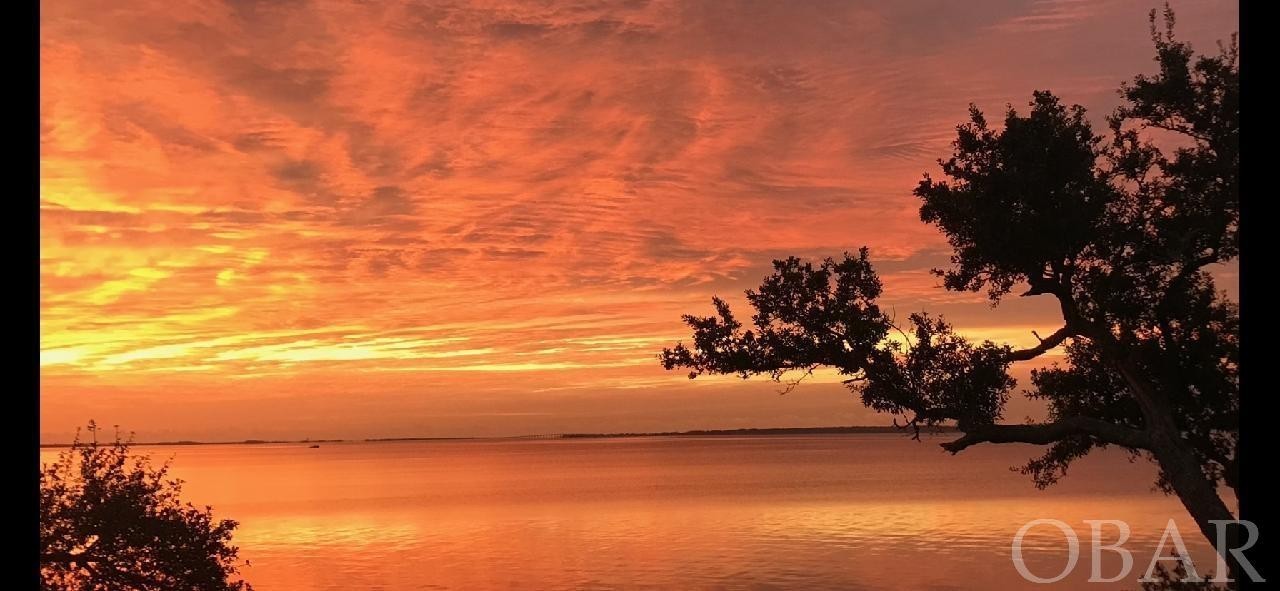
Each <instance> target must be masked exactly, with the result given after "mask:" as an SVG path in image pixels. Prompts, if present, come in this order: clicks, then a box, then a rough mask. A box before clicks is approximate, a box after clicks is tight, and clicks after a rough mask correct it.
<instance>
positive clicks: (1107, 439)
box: [941, 417, 1151, 454]
mask: <svg viewBox="0 0 1280 591" xmlns="http://www.w3.org/2000/svg"><path fill="white" fill-rule="evenodd" d="M1076 435H1087V436H1089V437H1093V438H1094V439H1097V440H1099V441H1101V442H1102V443H1110V444H1115V445H1122V446H1124V447H1130V448H1135V449H1148V448H1149V447H1150V445H1151V444H1150V441H1148V438H1147V434H1146V433H1144V432H1142V431H1139V430H1137V429H1131V428H1129V427H1124V426H1121V425H1117V424H1115V423H1111V422H1107V421H1104V420H1102V419H1093V418H1089V417H1068V418H1065V419H1061V420H1058V421H1055V422H1052V423H1040V424H1035V425H982V426H978V427H971V428H968V429H965V433H964V436H963V437H961V438H959V439H957V440H955V441H950V442H947V443H943V444H941V445H942V449H945V450H947V451H949V452H951V453H953V454H955V453H959V452H960V451H962V450H964V449H965V448H967V447H969V446H971V445H976V444H979V443H1033V444H1036V445H1048V444H1050V443H1054V442H1056V441H1060V440H1063V439H1066V438H1068V437H1072V436H1076Z"/></svg>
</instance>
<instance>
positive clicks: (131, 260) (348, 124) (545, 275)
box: [40, 0, 1238, 441]
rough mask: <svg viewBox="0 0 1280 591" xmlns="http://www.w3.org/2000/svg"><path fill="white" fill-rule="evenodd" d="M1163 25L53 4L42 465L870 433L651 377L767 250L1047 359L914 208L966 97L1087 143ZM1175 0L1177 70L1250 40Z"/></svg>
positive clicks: (405, 6) (837, 15)
mask: <svg viewBox="0 0 1280 591" xmlns="http://www.w3.org/2000/svg"><path fill="white" fill-rule="evenodd" d="M1154 6H1156V4H1155V3H1151V2H1140V1H1138V2H1135V1H1129V0H1114V1H1112V0H1033V1H982V2H941V1H914V2H889V1H880V2H853V1H851V2H800V3H787V2H764V1H757V2H751V1H717V2H703V1H695V0H685V1H671V0H651V1H646V0H620V1H616V2H603V1H600V2H596V1H588V0H580V1H555V2H551V1H548V2H521V3H516V2H502V1H498V2H488V1H474V2H457V3H452V2H405V1H387V2H355V1H342V2H338V1H333V2H330V1H324V0H296V1H295V0H290V1H280V2H274V1H243V2H215V1H205V0H168V1H165V2H153V1H145V0H140V1H131V2H118V3H116V2H113V3H106V4H103V3H98V2H85V1H81V0H60V1H58V2H43V3H42V5H41V12H42V14H41V37H42V40H41V56H40V62H41V75H42V76H41V78H42V80H41V121H40V123H41V165H40V166H41V190H40V203H41V247H42V249H41V303H42V307H41V334H42V342H41V372H42V404H41V411H42V418H41V428H42V437H43V438H44V439H45V440H47V441H60V440H65V439H67V438H69V436H70V434H71V433H72V432H73V431H74V430H75V428H76V426H77V425H82V424H84V423H85V422H86V421H87V420H89V419H91V418H92V419H96V420H97V421H98V422H99V423H102V424H119V425H121V426H122V428H124V429H127V430H132V431H135V432H137V433H138V436H139V437H140V438H141V439H144V440H156V439H174V438H191V439H206V440H208V439H243V438H300V437H313V438H320V437H336V438H347V437H395V436H463V435H482V436H484V435H515V434H523V433H546V432H565V431H575V432H582V431H592V432H599V431H666V430H682V429H697V428H734V427H762V426H811V425H830V424H887V422H888V420H889V419H888V418H887V417H881V416H876V415H874V414H872V413H870V412H869V411H866V410H864V409H862V408H861V407H860V406H859V405H858V404H857V402H856V400H855V399H853V398H851V395H850V394H849V392H847V391H846V390H844V389H843V388H842V387H841V386H840V385H839V384H838V383H836V380H834V379H832V377H830V376H825V375H818V376H815V377H814V378H812V379H810V380H808V381H806V382H805V383H804V384H802V385H801V386H800V387H798V388H796V389H794V390H792V391H791V392H790V393H788V394H786V395H785V396H779V390H780V389H781V386H780V385H778V384H772V383H769V382H767V381H761V380H756V381H751V382H742V381H740V380H736V379H732V378H720V379H703V378H699V379H698V380H696V381H693V382H690V381H689V380H688V379H687V378H686V377H685V376H684V375H683V374H681V373H679V372H666V371H663V370H662V368H661V367H660V366H659V364H658V362H657V357H656V356H657V353H658V351H660V350H661V348H662V347H663V346H667V345H670V344H672V343H674V342H675V341H677V340H679V339H681V338H682V337H685V338H687V330H686V329H685V327H684V325H683V324H682V322H681V320H680V315H681V314H685V313H696V314H704V313H709V312H710V298H711V296H712V295H716V294H719V295H722V296H726V297H727V299H729V300H730V301H731V302H739V303H740V302H741V300H742V298H741V293H742V291H743V290H744V289H747V288H749V287H752V286H754V285H756V284H758V282H759V280H760V278H761V277H763V276H764V275H766V274H767V273H768V270H769V264H770V261H771V260H772V259H774V258H779V257H784V256H787V255H793V254H794V255H799V256H805V257H812V258H820V257H823V256H839V255H840V254H841V253H843V252H845V251H855V250H856V249H857V248H859V247H861V246H864V245H865V246H868V247H869V248H870V249H871V256H872V259H873V261H874V263H875V264H876V267H877V269H878V270H879V271H880V273H881V275H882V277H883V279H884V282H885V296H884V298H883V299H882V303H883V304H884V305H885V307H886V308H887V309H890V310H892V311H893V312H894V313H895V314H897V315H898V316H901V317H905V316H906V315H907V314H909V313H911V312H915V311H919V310H929V311H932V312H936V313H942V314H944V315H945V316H946V317H947V318H948V319H950V320H951V321H952V322H953V323H954V324H955V325H956V326H957V327H958V328H959V329H960V330H961V331H962V332H964V333H965V334H967V335H969V336H971V337H973V338H975V339H992V340H995V341H998V342H1009V343H1012V344H1015V345H1025V344H1028V343H1034V342H1035V337H1034V336H1033V335H1032V334H1031V331H1032V330H1037V331H1040V333H1041V334H1046V333H1048V332H1052V330H1054V329H1055V328H1057V326H1056V324H1055V323H1056V322H1057V319H1056V318H1055V317H1054V315H1053V312H1054V306H1053V305H1052V303H1051V302H1049V301H1038V300H1037V299H1036V298H1031V299H1028V300H1014V301H1009V302H1007V303H1004V304H1001V305H1000V307H999V308H996V309H992V308H991V307H990V305H989V304H988V303H987V302H986V301H984V300H983V298H982V296H981V295H972V294H954V293H948V292H945V291H943V290H942V289H941V288H940V287H939V283H938V281H937V279H936V278H935V277H933V276H931V275H930V273H929V269H930V268H933V267H938V266H942V265H945V264H946V262H947V255H948V253H949V250H948V249H947V246H946V243H945V242H944V241H943V240H942V238H941V237H940V235H939V234H938V233H937V232H936V231H935V230H934V229H932V228H931V227H929V226H926V225H924V224H922V223H921V222H920V221H919V218H918V215H917V210H918V204H917V202H916V201H915V199H914V198H913V197H912V196H911V194H910V192H911V189H912V188H913V187H914V186H915V184H916V182H917V181H918V180H919V179H920V178H921V175H922V174H923V173H926V172H936V170H937V167H936V162H935V161H936V159H937V158H939V157H942V156H944V155H946V154H947V153H948V144H949V142H950V141H951V139H952V138H953V136H954V126H955V125H956V124H957V123H959V122H961V121H962V120H963V119H964V118H965V117H966V110H967V108H968V105H969V103H971V102H973V103H976V104H977V105H978V106H979V107H981V108H983V109H984V110H986V111H987V112H988V113H999V112H1000V111H1002V110H1003V109H1004V107H1005V105H1006V104H1010V103H1012V104H1013V105H1014V106H1018V107H1020V106H1023V105H1025V104H1026V102H1027V100H1029V98H1030V94H1031V91H1032V90H1035V89H1050V90H1053V91H1054V92H1056V93H1058V94H1059V95H1060V96H1062V97H1063V98H1064V100H1066V101H1067V102H1072V103H1079V104H1082V105H1084V106H1085V107H1087V108H1088V109H1089V111H1090V113H1091V114H1092V117H1093V118H1094V119H1095V121H1097V122H1099V124H1101V120H1102V119H1101V118H1102V116H1103V114H1105V113H1106V112H1108V111H1110V110H1111V109H1112V108H1114V107H1115V105H1116V104H1117V102H1118V99H1117V97H1116V94H1115V89H1116V88H1117V86H1118V84H1119V83H1120V82H1121V81H1123V80H1125V79H1127V78H1130V77H1131V76H1133V75H1134V74H1137V73H1139V72H1145V71H1150V70H1151V68H1152V67H1153V64H1152V62H1151V57H1152V54H1153V52H1152V49H1151V45H1150V40H1149V37H1148V29H1147V27H1148V24H1147V20H1146V19H1147V16H1146V15H1147V11H1148V10H1150V9H1151V8H1152V7H1154ZM1173 7H1174V9H1175V10H1176V11H1177V15H1178V29H1177V30H1178V35H1179V36H1180V37H1182V38H1184V39H1187V40H1190V41H1192V43H1193V44H1195V45H1196V47H1197V49H1199V50H1201V51H1205V52H1208V51H1212V50H1213V49H1214V47H1213V43H1214V42H1215V41H1216V40H1218V39H1225V38H1227V37H1228V36H1229V35H1230V34H1231V33H1232V32H1233V31H1235V30H1236V29H1237V28H1238V26H1237V19H1238V9H1237V7H1236V5H1235V3H1233V2H1225V1H1203V2H1194V1H1189V0H1183V1H1178V2H1174V3H1173ZM1224 275H1225V278H1226V279H1227V280H1228V281H1227V282H1226V283H1228V284H1230V280H1231V278H1232V274H1231V273H1230V272H1229V271H1228V272H1225V273H1224ZM740 305H741V304H740ZM744 313H745V310H744ZM1052 361H1053V359H1052V358H1050V359H1048V360H1047V361H1045V362H1052ZM1025 374H1026V369H1025V368H1020V369H1019V370H1017V375H1019V376H1021V377H1023V378H1024V379H1023V380H1022V381H1023V382H1025ZM1036 412H1037V409H1036V408H1035V406H1034V405H1030V404H1027V403H1023V402H1015V403H1013V405H1012V406H1011V408H1010V412H1009V413H1008V415H1007V418H1011V419H1020V418H1022V417H1023V416H1024V415H1028V416H1034V415H1035V414H1036Z"/></svg>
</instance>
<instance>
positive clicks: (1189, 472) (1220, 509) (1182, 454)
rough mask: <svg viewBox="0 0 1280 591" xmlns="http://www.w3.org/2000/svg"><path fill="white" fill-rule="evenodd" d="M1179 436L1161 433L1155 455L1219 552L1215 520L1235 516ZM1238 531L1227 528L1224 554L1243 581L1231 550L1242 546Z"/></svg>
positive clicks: (1231, 573) (1232, 572)
mask: <svg viewBox="0 0 1280 591" xmlns="http://www.w3.org/2000/svg"><path fill="white" fill-rule="evenodd" d="M1176 437H1177V436H1176V435H1174V436H1173V437H1169V436H1163V437H1161V436H1159V435H1157V436H1156V438H1155V439H1156V440H1155V441H1154V442H1153V445H1152V454H1153V455H1154V456H1155V459H1156V462H1157V463H1159V465H1160V469H1161V471H1163V472H1164V476H1165V479H1166V481H1167V482H1168V483H1169V486H1170V487H1171V488H1172V489H1173V492H1174V494H1176V495H1177V496H1178V500H1179V501H1181V502H1182V506H1183V507H1185V508H1186V509H1187V512H1188V513H1190V514H1191V517H1192V519H1195V521H1196V526H1197V527H1199V528H1200V533H1201V534H1203V535H1204V537H1205V539H1206V540H1208V541H1209V545H1210V546H1212V547H1213V548H1214V550H1215V551H1216V550H1218V549H1219V548H1218V529H1217V527H1215V526H1214V524H1213V523H1212V522H1213V521H1224V520H1225V521H1231V520H1234V519H1235V516H1234V515H1232V513H1231V510H1230V509H1228V508H1227V504H1226V503H1225V502H1223V500H1222V497H1221V496H1219V495H1218V491H1217V489H1216V488H1215V487H1214V485H1213V482H1211V481H1210V480H1209V479H1207V478H1205V476H1204V473H1203V472H1202V471H1201V469H1200V462H1199V460H1197V459H1196V457H1195V455H1194V454H1192V453H1191V452H1190V450H1188V449H1187V447H1186V444H1185V443H1184V442H1182V441H1180V440H1177V439H1175V438H1176ZM1238 531H1239V528H1237V527H1229V528H1227V535H1226V538H1227V543H1226V548H1225V549H1224V550H1227V551H1226V552H1224V553H1223V555H1222V558H1223V559H1224V560H1225V561H1226V564H1227V575H1228V576H1229V577H1230V578H1232V579H1235V580H1239V577H1240V576H1242V575H1243V574H1244V573H1243V571H1242V570H1241V568H1240V565H1239V564H1238V563H1237V561H1236V560H1235V558H1234V557H1233V556H1232V555H1231V552H1230V551H1229V550H1230V549H1231V548H1238V547H1239V536H1238ZM1200 572H1201V575H1202V576H1203V569H1200ZM1215 574H1217V573H1215Z"/></svg>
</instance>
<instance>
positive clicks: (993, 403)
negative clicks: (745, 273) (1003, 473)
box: [661, 9, 1240, 539]
mask: <svg viewBox="0 0 1280 591" xmlns="http://www.w3.org/2000/svg"><path fill="white" fill-rule="evenodd" d="M1163 16H1164V18H1163V25H1164V26H1163V27H1161V26H1159V24H1161V23H1159V22H1158V19H1157V14H1156V13H1155V12H1154V11H1153V12H1152V14H1151V32H1152V39H1153V42H1154V45H1155V50H1156V56H1155V61H1156V63H1157V65H1158V71H1157V72H1156V73H1155V74H1150V75H1140V76H1137V77H1135V78H1134V79H1132V80H1131V81H1130V82H1127V83H1124V84H1123V85H1121V87H1120V89H1119V94H1120V97H1121V99H1122V103H1123V104H1122V105H1121V106H1120V107H1119V108H1117V109H1116V110H1115V111H1114V112H1113V113H1111V114H1110V115H1109V116H1108V117H1106V124H1107V125H1106V127H1105V128H1104V129H1103V130H1102V131H1101V132H1099V131H1097V130H1095V128H1094V124H1093V122H1092V121H1091V120H1090V119H1089V118H1088V117H1087V116H1086V113H1085V110H1084V108H1082V107H1080V106H1068V105H1065V104H1063V102H1062V101H1061V100H1060V99H1059V98H1058V97H1057V96H1055V95H1053V94H1052V93H1050V92H1048V91H1037V92H1035V93H1034V94H1033V95H1032V100H1031V101H1030V103H1029V104H1028V108H1027V110H1026V111H1025V113H1024V112H1020V111H1019V110H1017V109H1014V108H1013V107H1009V108H1008V109H1006V110H1005V112H1004V114H1003V115H1004V116H1003V118H1002V120H1001V121H1000V122H999V125H995V124H993V123H992V122H990V121H989V120H988V118H987V117H986V115H984V113H983V112H982V111H981V110H979V109H978V108H977V107H976V106H971V107H970V111H969V118H968V121H966V122H965V123H963V124H961V125H959V126H958V127H957V128H956V131H957V134H956V139H955V141H954V143H953V144H952V154H951V155H950V156H949V157H947V158H944V159H942V160H940V161H939V162H938V164H939V166H940V168H941V175H940V176H938V177H936V178H935V177H933V176H931V175H926V176H925V177H924V178H923V179H922V180H921V181H920V183H919V184H918V185H917V186H916V187H915V190H914V195H915V196H916V197H917V198H918V199H919V200H920V202H921V206H920V218H921V220H922V221H923V222H925V223H928V224H931V225H933V226H935V227H937V228H938V230H940V231H941V232H942V234H943V235H944V236H945V237H946V239H947V240H948V242H949V243H950V245H951V247H952V256H951V265H950V267H949V268H946V269H941V270H936V271H935V273H937V274H938V275H939V276H940V277H941V278H942V283H943V286H944V287H945V288H946V289H948V290H953V291H973V292H985V293H986V295H987V296H988V298H989V299H990V301H991V302H992V304H993V306H994V305H996V304H998V303H999V302H1000V301H1002V300H1003V299H1004V298H1006V297H1009V296H1010V295H1011V294H1013V293H1014V291H1015V290H1019V291H1021V294H1020V295H1022V296H1048V297H1051V298H1053V299H1054V300H1056V302H1057V304H1058V307H1059V309H1060V314H1061V324H1060V327H1059V328H1057V329H1056V330H1054V331H1053V332H1052V333H1051V334H1049V335H1048V336H1046V337H1044V338H1042V339H1040V344H1039V345H1037V346H1035V347H1031V348H1028V349H1016V350H1015V349H1013V348H1012V347H1009V346H1006V345H999V344H995V343H992V342H989V341H984V342H981V343H974V342H970V341H968V340H966V339H964V338H963V337H961V336H960V335H959V334H957V333H956V332H955V331H954V330H953V328H952V327H951V326H950V325H949V324H948V323H946V322H945V321H943V320H942V319H941V318H936V317H931V316H928V315H925V314H916V315H912V316H910V317H909V318H908V319H907V321H906V323H905V324H900V323H898V322H897V321H896V320H895V319H894V318H891V317H889V316H888V315H886V314H885V313H884V312H883V311H882V310H881V309H880V308H879V307H878V306H877V304H876V300H877V298H878V297H879V296H880V294H881V287H882V286H881V283H880V281H879V279H878V278H877V276H876V273H875V271H874V269H873V268H872V265H871V263H870V262H869V260H868V251H867V249H865V248H863V249H862V250H860V251H859V253H858V255H857V256H852V255H848V254H846V255H845V256H844V258H843V259H841V260H833V259H827V260H825V261H823V262H821V263H820V264H817V265H813V264H810V263H807V262H803V261H800V260H798V259H795V258H790V259H787V260H784V261H777V262H775V263H774V272H773V274H772V275H770V276H769V277H767V278H766V279H765V280H764V282H763V284H762V285H761V287H760V288H759V289H758V290H753V291H748V292H747V301H748V303H749V304H750V305H751V306H752V307H753V308H755V310H756V314H755V316H754V317H753V322H752V326H750V327H746V326H744V325H743V324H742V323H741V322H739V321H738V320H736V319H735V317H734V315H733V312H732V311H731V310H730V307H729V306H728V304H726V303H725V302H724V301H723V300H720V299H718V298H717V299H716V300H715V307H716V315H715V316H710V317H700V316H692V315H688V316H685V317H684V319H685V322H686V323H687V324H688V325H689V326H690V328H692V330H693V342H692V345H691V346H686V345H684V344H677V345H675V346H674V347H672V348H669V349H665V350H664V351H663V352H662V355H661V361H662V363H663V365H664V367H666V368H667V369H676V368H683V369H687V370H689V371H690V377H691V378H692V377H696V376H698V375H701V374H706V373H716V374H737V375H740V376H742V377H744V378H745V377H748V376H751V375H758V374H764V375H768V376H770V377H773V378H774V379H779V378H780V377H781V376H782V375H784V374H785V373H786V372H788V371H790V370H797V369H798V370H802V371H805V372H812V371H813V370H814V369H816V368H819V367H830V368H835V369H836V370H837V371H839V372H840V373H841V374H842V375H844V376H846V378H845V383H846V384H847V385H849V386H850V387H851V388H852V389H854V390H855V391H856V392H857V393H858V394H859V395H860V397H861V400H862V402H863V403H864V404H865V405H866V406H868V407H870V408H873V409H875V410H878V411H884V412H889V413H893V414H895V415H900V416H902V417H904V418H905V420H906V421H907V424H908V425H912V426H915V427H916V428H917V430H918V429H919V427H920V426H921V425H932V424H938V423H944V422H953V423H955V424H956V425H957V426H958V427H959V428H960V430H962V431H963V432H964V433H965V434H964V436H962V437H961V438H959V439H957V440H955V441H951V442H948V443H946V444H944V447H945V448H946V449H947V450H949V451H951V452H953V453H954V452H959V451H961V450H963V449H965V448H967V447H968V446H971V445H974V444H979V443H1005V442H1023V443H1035V444H1041V445H1046V446H1048V447H1047V449H1046V451H1045V453H1044V454H1043V455H1042V456H1041V457H1039V458H1036V459H1034V460H1032V461H1030V462H1029V463H1028V464H1027V465H1026V466H1024V467H1023V470H1024V472H1026V473H1028V474H1030V475H1031V476H1032V477H1033V478H1034V480H1035V482H1036V483H1037V484H1038V485H1040V486H1047V485H1049V484H1052V483H1053V482H1055V481H1056V480H1057V479H1058V478H1060V477H1061V476H1062V475H1063V474H1064V473H1065V472H1066V470H1067V468H1068V466H1069V465H1070V464H1071V462H1072V461H1074V460H1075V459H1077V458H1080V457H1082V456H1084V455H1086V454H1087V453H1089V452H1090V451H1091V450H1093V449H1095V448H1098V447H1103V446H1108V445H1115V446H1120V447H1122V448H1125V449H1127V450H1129V451H1130V452H1131V453H1133V454H1136V455H1142V456H1146V457H1148V458H1150V459H1151V460H1152V461H1153V462H1155V463H1156V464H1157V466H1158V467H1159V469H1160V472H1159V474H1160V476H1159V480H1158V483H1157V484H1158V485H1159V486H1161V487H1163V488H1164V489H1165V490H1166V491H1167V492H1170V493H1175V494H1177V495H1178V496H1179V497H1180V498H1181V500H1182V501H1183V503H1184V505H1185V506H1187V508H1188V509H1189V510H1190V511H1191V512H1192V513H1193V515H1194V516H1195V517H1196V519H1197V522H1198V523H1199V524H1200V525H1201V528H1202V531H1203V532H1204V533H1205V535H1207V536H1212V531H1213V530H1212V527H1211V526H1210V525H1209V520H1211V519H1231V514H1230V512H1229V511H1228V510H1227V509H1226V506H1225V504H1223V503H1222V501H1221V499H1220V498H1219V497H1218V495H1217V492H1216V488H1215V487H1216V485H1217V484H1219V483H1222V482H1225V483H1226V484H1228V485H1230V486H1232V487H1234V486H1235V485H1236V480H1237V473H1238V467H1237V465H1236V442H1237V432H1238V424H1239V336H1238V335H1239V311H1238V308H1237V306H1236V304H1235V303H1234V302H1232V301H1230V300H1229V299H1228V298H1227V297H1226V296H1225V294H1224V293H1223V292H1222V291H1221V290H1219V289H1218V287H1217V286H1216V284H1215V282H1214V277H1213V275H1212V274H1211V273H1210V271H1209V270H1210V268H1212V266H1213V265H1215V264H1220V263H1226V262H1229V261H1232V260H1233V259H1235V258H1236V257H1237V256H1238V255H1239V245H1238V231H1239V230H1238V229H1239V131H1240V120H1239V69H1238V57H1239V54H1238V49H1237V45H1236V42H1235V38H1234V37H1232V40H1231V42H1230V43H1229V44H1220V47H1219V52H1218V53H1217V54H1215V55H1210V56H1196V55H1195V54H1194V52H1193V51H1192V48H1191V47H1190V46H1189V45H1187V44H1186V43H1184V42H1182V41H1179V40H1177V39H1176V38H1175V36H1174V33H1173V25H1174V16H1173V13H1172V11H1169V10H1168V9H1166V10H1165V12H1164V15H1163ZM1037 336H1038V335H1037ZM1063 345H1065V347H1066V362H1065V363H1060V364H1054V365H1052V366H1050V367H1048V368H1045V369H1041V370H1038V371H1035V372H1033V376H1032V380H1031V382H1032V384H1031V385H1032V386H1033V389H1031V390H1030V391H1029V392H1027V395H1028V396H1031V397H1033V398H1037V399H1040V400H1043V401H1044V402H1045V403H1047V406H1048V409H1049V420H1048V421H1045V422H1043V423H1036V424H1017V425H1015V424H1001V422H1000V421H1001V419H1002V418H1003V417H1002V412H1003V409H1004V406H1005V403H1006V402H1007V400H1008V399H1009V396H1010V394H1011V392H1012V390H1013V388H1014V387H1015V383H1014V380H1013V379H1012V378H1011V377H1010V376H1009V374H1008V368H1009V366H1010V365H1011V364H1012V363H1016V362H1021V361H1027V360H1030V359H1033V358H1036V357H1038V356H1040V355H1042V354H1044V353H1045V352H1047V351H1049V350H1050V349H1053V348H1056V347H1059V346H1063ZM1211 539H1212V538H1211Z"/></svg>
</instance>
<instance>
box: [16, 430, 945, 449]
mask: <svg viewBox="0 0 1280 591" xmlns="http://www.w3.org/2000/svg"><path fill="white" fill-rule="evenodd" d="M920 432H921V433H958V432H959V431H958V430H957V429H956V428H955V427H950V426H938V427H928V428H922V429H921V430H920ZM885 433H897V434H908V433H910V431H908V430H907V429H905V428H902V427H893V426H887V427H886V426H872V425H859V426H852V427H766V428H746V429H695V430H691V431H661V432H652V433H551V434H545V435H513V436H509V437H377V438H368V439H243V440H240V441H192V440H185V439H184V440H179V441H148V442H133V443H131V444H130V445H134V446H143V447H161V446H191V445H269V444H296V445H318V444H321V443H391V442H407V441H479V440H489V441H493V440H504V441H505V440H527V439H619V438H630V437H717V436H749V437H768V436H775V435H850V434H885ZM40 447H41V449H44V448H65V447H71V444H70V443H42V444H40Z"/></svg>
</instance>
